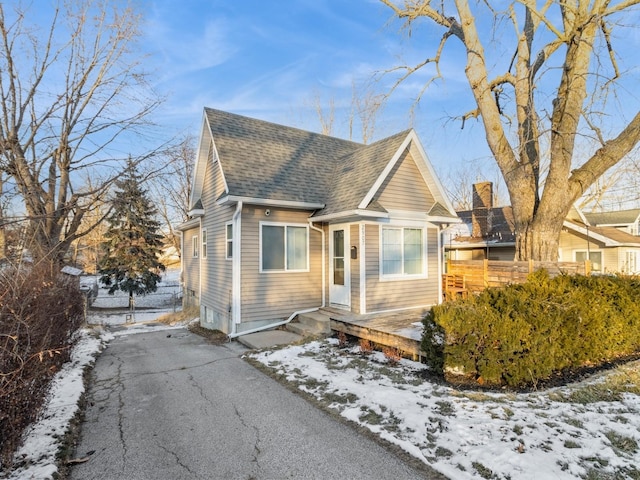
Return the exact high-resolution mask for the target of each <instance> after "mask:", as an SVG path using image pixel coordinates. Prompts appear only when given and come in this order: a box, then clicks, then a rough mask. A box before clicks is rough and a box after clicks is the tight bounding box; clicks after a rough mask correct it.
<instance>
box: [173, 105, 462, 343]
mask: <svg viewBox="0 0 640 480" xmlns="http://www.w3.org/2000/svg"><path fill="white" fill-rule="evenodd" d="M190 202H191V205H190V208H191V211H190V216H191V219H190V220H189V221H187V222H186V223H184V224H182V225H181V226H180V227H179V229H180V230H181V232H182V238H183V250H182V252H183V255H182V271H183V284H184V290H185V292H184V293H185V295H184V299H185V302H186V303H193V304H197V305H199V306H200V314H201V315H200V321H201V324H202V326H204V327H206V328H211V329H218V330H221V331H223V332H225V333H227V334H229V336H231V337H234V336H237V335H241V334H243V333H249V332H252V331H258V330H260V329H264V328H270V327H272V326H274V325H277V324H278V323H282V322H283V321H286V320H287V319H291V318H294V317H295V315H297V314H299V313H302V312H305V311H310V310H314V309H318V308H321V307H325V306H327V307H328V306H332V307H337V308H340V309H343V310H345V311H349V312H352V313H354V314H365V313H376V312H388V311H400V310H404V309H412V308H419V307H428V306H430V305H433V304H436V303H439V302H440V299H441V298H442V291H441V289H442V287H441V281H440V278H441V273H442V262H441V258H442V251H441V245H440V232H441V228H442V225H444V224H449V223H451V222H455V221H458V220H457V217H456V215H455V212H454V210H453V207H452V205H451V204H450V202H449V200H448V199H447V197H446V195H445V193H444V190H443V188H442V186H441V184H440V182H439V181H438V179H437V178H436V175H435V173H434V171H433V168H432V166H431V164H430V162H429V160H428V158H427V155H426V153H425V151H424V149H423V147H422V145H421V144H420V141H419V139H418V137H417V135H416V133H415V131H413V130H407V131H404V132H401V133H398V134H396V135H393V136H391V137H389V138H386V139H384V140H380V141H378V142H376V143H373V144H371V145H363V144H360V143H356V142H351V141H346V140H341V139H338V138H333V137H330V136H326V135H320V134H317V133H312V132H308V131H304V130H300V129H296V128H291V127H286V126H283V125H277V124H274V123H269V122H265V121H261V120H256V119H252V118H248V117H244V116H240V115H236V114H232V113H227V112H223V111H219V110H214V109H210V108H205V110H204V118H203V122H202V130H201V135H200V141H199V146H198V150H197V159H196V166H195V173H194V179H193V186H192V194H191V200H190Z"/></svg>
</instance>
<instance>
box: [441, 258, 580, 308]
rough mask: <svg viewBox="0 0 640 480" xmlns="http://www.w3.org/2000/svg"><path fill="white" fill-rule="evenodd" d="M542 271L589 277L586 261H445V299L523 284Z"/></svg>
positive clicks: (553, 274) (551, 274) (443, 282)
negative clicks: (531, 275)
mask: <svg viewBox="0 0 640 480" xmlns="http://www.w3.org/2000/svg"><path fill="white" fill-rule="evenodd" d="M541 268H544V269H545V270H547V272H549V275H550V276H552V277H555V276H557V275H560V274H568V275H590V274H591V263H590V262H589V261H588V260H587V261H586V262H534V261H533V260H530V261H528V262H508V261H501V260H448V261H447V273H445V274H444V275H443V281H442V285H443V292H444V295H445V298H447V299H451V298H454V297H457V296H462V297H464V296H466V295H467V294H468V293H469V292H472V293H473V292H480V291H482V290H484V289H485V288H487V287H503V286H505V285H509V284H512V283H524V282H525V281H526V279H527V276H528V275H529V274H530V273H533V272H535V271H536V270H540V269H541Z"/></svg>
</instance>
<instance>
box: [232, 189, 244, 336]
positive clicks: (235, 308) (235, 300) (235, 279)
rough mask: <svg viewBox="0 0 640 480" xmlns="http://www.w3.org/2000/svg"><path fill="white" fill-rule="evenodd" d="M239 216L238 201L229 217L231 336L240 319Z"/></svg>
mask: <svg viewBox="0 0 640 480" xmlns="http://www.w3.org/2000/svg"><path fill="white" fill-rule="evenodd" d="M241 214H242V201H241V200H240V201H238V203H237V204H236V211H235V212H234V213H233V217H231V226H232V227H231V228H232V232H233V244H232V247H231V248H232V249H233V250H232V254H233V257H232V263H231V333H230V334H229V337H230V338H231V335H235V334H236V330H237V325H238V323H240V320H241V319H242V311H241V309H242V297H241V295H242V257H241V250H242V242H241V236H242V231H241V228H240V227H241V223H240V222H241Z"/></svg>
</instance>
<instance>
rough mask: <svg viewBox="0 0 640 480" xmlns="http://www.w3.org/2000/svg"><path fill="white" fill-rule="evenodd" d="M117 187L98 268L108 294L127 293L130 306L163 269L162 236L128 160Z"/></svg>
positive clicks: (149, 288)
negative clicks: (161, 256)
mask: <svg viewBox="0 0 640 480" xmlns="http://www.w3.org/2000/svg"><path fill="white" fill-rule="evenodd" d="M116 187H117V190H116V192H115V195H114V197H113V200H112V201H111V206H112V208H113V211H112V213H111V215H110V216H109V217H108V219H107V221H108V222H109V228H108V230H107V232H106V233H105V241H104V243H103V252H104V254H103V257H102V259H101V260H100V263H99V265H98V272H99V273H100V274H101V277H100V281H101V282H102V283H103V284H104V285H106V286H108V287H109V294H110V295H113V294H114V293H115V292H116V291H118V290H121V291H123V292H128V293H129V308H130V309H133V296H134V295H146V294H147V293H151V292H155V291H156V290H157V288H158V282H159V281H160V278H161V277H160V275H159V272H160V271H164V269H165V267H164V265H162V264H161V263H160V261H159V260H158V257H159V254H160V247H161V246H162V237H161V235H159V234H158V233H157V232H158V229H159V227H160V223H159V222H158V221H156V220H155V215H156V213H157V211H156V209H155V207H154V206H153V205H152V204H151V202H150V200H149V198H148V197H147V191H146V190H144V189H143V188H142V185H141V177H140V175H139V174H138V173H137V171H136V166H135V164H134V163H133V162H132V161H131V160H130V161H129V163H128V165H127V169H126V170H125V172H124V174H123V176H122V178H121V179H120V180H117V181H116Z"/></svg>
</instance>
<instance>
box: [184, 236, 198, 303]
mask: <svg viewBox="0 0 640 480" xmlns="http://www.w3.org/2000/svg"><path fill="white" fill-rule="evenodd" d="M199 232H200V229H199V228H197V227H196V228H192V229H190V230H186V231H184V232H183V233H182V241H183V245H182V281H183V282H184V293H183V295H184V297H183V298H184V304H185V306H194V305H195V306H197V305H199V303H200V298H199V294H200V275H199V273H200V270H199V269H200V258H194V257H193V256H192V249H191V245H192V241H193V237H194V236H196V235H197V236H198V237H199V236H200V233H199Z"/></svg>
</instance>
